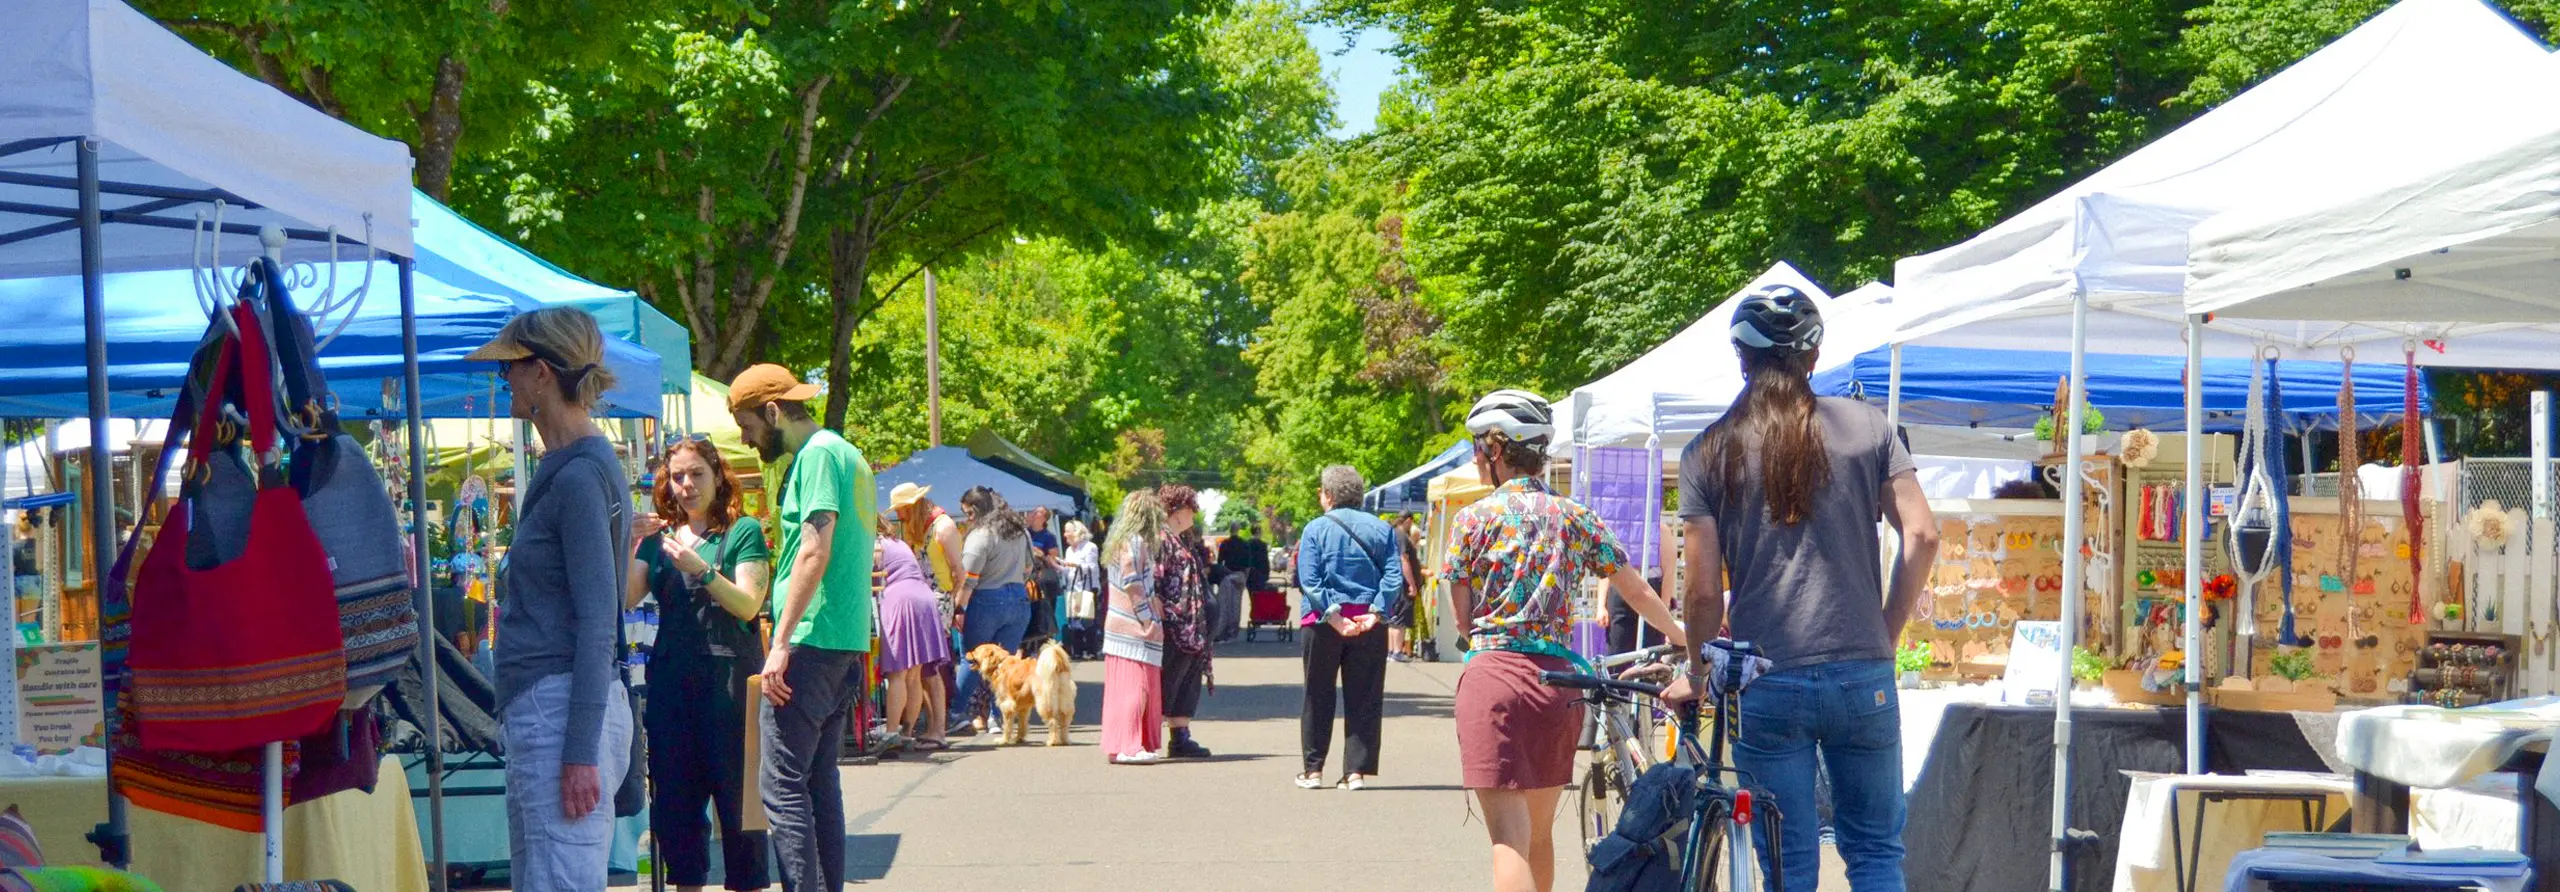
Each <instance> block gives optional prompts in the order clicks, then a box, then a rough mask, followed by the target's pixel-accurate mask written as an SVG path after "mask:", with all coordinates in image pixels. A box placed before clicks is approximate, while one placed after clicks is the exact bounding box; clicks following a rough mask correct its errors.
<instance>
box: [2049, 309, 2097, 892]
mask: <svg viewBox="0 0 2560 892" xmlns="http://www.w3.org/2000/svg"><path fill="white" fill-rule="evenodd" d="M2088 353H2089V294H2088V292H2086V291H2079V292H2077V293H2075V294H2073V295H2072V299H2071V383H2070V387H2069V393H2067V394H2066V395H2065V398H2066V399H2068V400H2069V402H2067V403H2065V404H2064V405H2065V406H2067V407H2068V408H2067V409H2066V412H2067V413H2068V414H2067V417H2066V418H2065V420H2064V428H2063V431H2062V437H2061V441H2062V442H2063V443H2064V444H2066V445H2065V446H2064V447H2063V450H2062V556H2063V560H2062V644H2061V646H2060V647H2059V648H2058V650H2059V651H2060V652H2061V654H2062V660H2061V663H2062V666H2061V668H2060V669H2058V670H2056V671H2055V675H2054V685H2053V851H2052V856H2053V862H2052V865H2051V879H2052V890H2053V892H2064V890H2065V889H2068V888H2070V887H2069V886H2067V885H2065V879H2066V875H2067V874H2068V873H2069V870H2068V861H2069V858H2068V853H2067V852H2066V850H2065V849H2064V844H2065V842H2066V841H2067V840H2068V839H2069V835H2070V830H2071V687H2072V680H2071V649H2072V645H2073V644H2075V643H2077V642H2078V641H2079V638H2080V600H2081V591H2082V589H2084V588H2085V587H2086V585H2085V582H2084V580H2085V578H2086V576H2087V573H2088V570H2087V567H2086V562H2085V561H2084V560H2082V559H2081V557H2080V556H2079V555H2080V543H2081V540H2082V539H2083V538H2084V537H2085V536H2086V535H2087V533H2088V531H2087V529H2086V526H2087V522H2086V520H2085V515H2087V513H2088V512H2087V511H2085V510H2083V509H2082V508H2081V497H2082V490H2083V489H2084V488H2085V486H2086V481H2083V480H2082V479H2081V477H2080V474H2081V470H2082V462H2081V460H2080V453H2081V449H2082V446H2081V442H2080V440H2081V435H2080V426H2081V425H2082V424H2083V423H2085V421H2084V419H2083V418H2082V417H2081V416H2082V415H2083V414H2084V413H2085V411H2086V409H2085V406H2086V404H2087V403H2088V400H2089V397H2088V393H2087V390H2088V383H2089V382H2088V374H2089V369H2088Z"/></svg>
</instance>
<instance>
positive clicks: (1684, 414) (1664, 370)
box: [1558, 262, 1835, 449]
mask: <svg viewBox="0 0 2560 892" xmlns="http://www.w3.org/2000/svg"><path fill="white" fill-rule="evenodd" d="M1770 285H1788V286H1792V287H1794V288H1795V289H1796V290H1798V291H1802V292H1804V293H1805V294H1807V295H1810V296H1812V297H1813V299H1814V302H1815V303H1816V304H1817V305H1819V306H1821V307H1822V308H1823V318H1824V319H1830V318H1833V315H1834V314H1833V313H1832V312H1831V307H1832V306H1833V304H1834V303H1835V301H1834V300H1833V299H1832V297H1831V295H1830V293H1829V292H1826V291H1823V290H1822V286H1820V285H1816V284H1814V283H1813V280H1812V279H1808V278H1805V275H1804V274H1803V273H1800V272H1797V271H1796V268H1795V267H1793V266H1789V265H1787V264H1786V263H1783V262H1782V263H1779V264H1778V265H1776V266H1772V267H1770V268H1769V271H1768V272H1765V273H1761V274H1760V277H1759V278H1756V279H1753V280H1751V283H1750V284H1748V285H1744V286H1742V289H1741V290H1739V291H1736V292H1734V293H1733V296H1732V297H1727V298H1725V299H1724V300H1723V301H1720V302H1718V303H1717V304H1716V305H1715V307H1714V308H1713V309H1710V310H1708V311H1707V314H1706V315H1704V316H1700V317H1698V321H1696V322H1692V323H1690V324H1689V327H1688V328H1684V329H1681V330H1680V333H1679V334H1675V335H1672V336H1671V339H1670V340H1667V341H1664V342H1662V345H1661V346H1658V347H1655V348H1653V349H1652V350H1650V351H1647V352H1646V353H1645V354H1644V355H1643V356H1639V357H1636V358H1635V360H1634V361H1632V362H1629V363H1627V364H1626V365H1624V366H1621V367H1619V368H1618V370H1617V371H1614V372H1610V373H1609V374H1608V375H1607V376H1605V377H1602V378H1601V379H1600V380H1598V381H1593V382H1591V383H1589V384H1585V385H1582V386H1581V387H1577V388H1574V389H1573V393H1572V395H1570V396H1568V397H1566V398H1565V401H1564V403H1565V405H1564V415H1565V417H1564V418H1563V419H1560V420H1561V421H1563V422H1564V424H1563V428H1564V437H1563V440H1562V442H1560V443H1559V444H1558V445H1573V446H1643V445H1646V443H1647V441H1648V440H1651V439H1652V438H1654V437H1656V436H1657V435H1658V436H1659V437H1660V438H1661V439H1660V443H1659V445H1660V446H1661V447H1662V448H1665V449H1670V448H1677V447H1678V446H1680V445H1681V444H1683V443H1686V442H1688V441H1689V438H1691V437H1694V436H1697V434H1698V432H1699V431H1702V430H1705V429H1706V428H1707V424H1708V423H1709V422H1713V421H1714V420H1715V419H1716V417H1717V416H1719V415H1722V414H1724V410H1726V409H1728V408H1731V407H1732V405H1733V398H1734V397H1735V396H1736V395H1738V394H1740V393H1742V368H1741V366H1740V365H1739V364H1737V363H1736V362H1735V361H1734V358H1733V307H1734V304H1735V303H1736V300H1735V298H1739V297H1741V296H1742V295H1745V294H1749V293H1751V292H1753V291H1756V290H1758V289H1760V288H1764V287H1767V286H1770Z"/></svg>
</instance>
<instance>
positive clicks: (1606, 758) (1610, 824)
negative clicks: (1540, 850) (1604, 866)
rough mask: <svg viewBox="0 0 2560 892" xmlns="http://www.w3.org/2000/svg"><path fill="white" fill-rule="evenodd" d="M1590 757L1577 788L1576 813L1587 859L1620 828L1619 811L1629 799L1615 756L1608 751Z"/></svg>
mask: <svg viewBox="0 0 2560 892" xmlns="http://www.w3.org/2000/svg"><path fill="white" fill-rule="evenodd" d="M1591 756H1592V758H1591V764H1590V766H1588V767H1587V768H1585V769H1584V770H1583V773H1582V783H1580V784H1577V785H1575V787H1574V806H1575V809H1576V811H1575V814H1576V815H1577V816H1578V817H1579V819H1580V823H1581V825H1582V854H1583V856H1584V858H1585V859H1586V860H1588V858H1589V857H1590V855H1591V849H1592V847H1594V846H1598V845H1599V844H1600V841H1601V840H1603V839H1607V838H1609V831H1611V830H1615V829H1617V828H1618V811H1619V808H1620V805H1621V803H1623V802H1625V800H1626V785H1625V784H1624V783H1622V782H1620V781H1619V779H1618V772H1617V769H1616V768H1614V767H1612V766H1613V765H1615V764H1616V762H1617V759H1616V757H1614V756H1612V755H1610V754H1609V753H1608V752H1606V751H1603V752H1597V753H1592V754H1591Z"/></svg>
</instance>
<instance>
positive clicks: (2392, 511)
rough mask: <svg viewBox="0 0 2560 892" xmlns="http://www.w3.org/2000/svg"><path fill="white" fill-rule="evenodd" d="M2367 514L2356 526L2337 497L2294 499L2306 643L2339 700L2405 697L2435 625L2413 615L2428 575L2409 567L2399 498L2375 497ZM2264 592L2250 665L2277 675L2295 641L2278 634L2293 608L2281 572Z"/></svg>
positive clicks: (2300, 622) (2298, 600) (2296, 603)
mask: <svg viewBox="0 0 2560 892" xmlns="http://www.w3.org/2000/svg"><path fill="white" fill-rule="evenodd" d="M2362 514H2363V517H2362V518H2360V519H2359V520H2360V526H2359V528H2358V529H2355V530H2353V531H2349V530H2347V529H2345V528H2344V526H2343V524H2344V522H2345V521H2344V519H2342V518H2341V517H2340V514H2339V510H2338V502H2337V500H2336V499H2320V498H2296V499H2294V500H2293V610H2294V629H2295V631H2296V633H2297V634H2299V635H2300V636H2301V637H2302V638H2303V639H2304V640H2305V641H2306V642H2308V643H2307V644H2306V645H2305V646H2304V647H2303V648H2302V649H2303V650H2307V651H2308V652H2309V653H2310V654H2311V668H2312V672H2313V677H2314V678H2316V679H2318V680H2320V681H2323V682H2326V683H2327V685H2328V686H2329V688H2330V689H2331V690H2334V691H2336V692H2337V694H2338V697H2339V699H2341V700H2346V701H2353V702H2360V703H2389V702H2398V701H2400V700H2401V699H2403V696H2404V695H2405V694H2406V692H2407V688H2408V680H2409V679H2410V678H2411V673H2412V672H2413V671H2414V670H2416V669H2417V668H2418V663H2419V654H2420V652H2421V651H2422V650H2423V648H2424V647H2425V645H2426V643H2427V636H2428V634H2429V632H2428V628H2427V626H2426V624H2424V623H2416V624H2413V623H2411V622H2410V621H2409V607H2408V604H2409V598H2410V594H2411V592H2412V589H2413V587H2414V586H2417V585H2418V584H2419V582H2420V580H2419V579H2418V578H2416V577H2415V576H2413V575H2412V574H2411V572H2410V569H2409V555H2410V552H2409V549H2410V547H2411V545H2410V540H2409V534H2408V532H2407V531H2406V530H2404V529H2402V528H2401V527H2402V522H2401V520H2400V511H2399V503H2397V502H2377V501H2372V500H2367V501H2365V503H2364V505H2363V511H2362ZM2429 523H2432V521H2429ZM2428 590H2430V591H2434V590H2438V589H2437V587H2436V586H2432V585H2431V586H2429V587H2428ZM2257 595H2258V596H2257V605H2256V606H2257V620H2258V628H2259V629H2260V630H2261V631H2262V633H2263V634H2262V635H2261V636H2260V638H2259V639H2258V646H2257V647H2256V648H2255V649H2254V652H2253V653H2252V654H2251V657H2252V660H2251V667H2250V668H2251V674H2252V675H2253V676H2256V677H2264V676H2269V675H2273V674H2275V663H2274V660H2275V657H2276V656H2277V655H2278V654H2280V653H2283V652H2285V651H2287V650H2290V648H2283V647H2281V646H2279V645H2278V644H2277V643H2276V638H2275V630H2276V629H2278V628H2279V627H2280V623H2281V621H2282V620H2283V617H2284V593H2283V589H2282V586H2281V584H2280V582H2279V580H2278V578H2276V577H2274V576H2270V577H2269V578H2268V579H2267V580H2266V581H2264V582H2262V583H2260V585H2259V590H2258V593H2257Z"/></svg>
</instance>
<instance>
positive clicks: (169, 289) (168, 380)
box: [0, 195, 685, 420]
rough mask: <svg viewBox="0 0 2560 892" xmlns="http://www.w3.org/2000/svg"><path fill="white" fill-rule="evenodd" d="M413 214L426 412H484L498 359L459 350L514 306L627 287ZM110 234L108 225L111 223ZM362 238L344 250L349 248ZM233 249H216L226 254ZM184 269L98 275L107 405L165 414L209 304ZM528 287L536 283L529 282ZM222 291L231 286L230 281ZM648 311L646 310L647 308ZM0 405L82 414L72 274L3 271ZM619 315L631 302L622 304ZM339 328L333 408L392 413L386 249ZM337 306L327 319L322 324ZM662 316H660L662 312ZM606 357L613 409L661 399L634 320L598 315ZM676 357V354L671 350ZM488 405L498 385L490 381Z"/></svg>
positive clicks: (659, 380)
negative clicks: (387, 388)
mask: <svg viewBox="0 0 2560 892" xmlns="http://www.w3.org/2000/svg"><path fill="white" fill-rule="evenodd" d="M415 213H416V214H417V216H418V219H419V225H418V228H417V235H418V249H419V260H418V265H417V273H416V290H417V312H418V366H419V373H420V375H421V376H422V378H421V381H420V388H419V389H420V396H421V398H422V400H423V404H424V407H425V410H426V414H427V415H429V416H436V417H454V416H467V417H478V416H485V415H488V414H489V413H490V411H491V407H490V405H489V403H490V399H491V386H492V385H493V384H494V383H495V379H496V371H497V368H496V366H495V365H493V364H491V363H485V362H480V363H474V362H464V361H463V359H462V357H463V356H465V355H467V354H469V353H470V352H471V351H472V350H473V349H475V348H477V347H479V346H480V345H481V344H484V343H487V342H488V340H489V338H490V337H491V336H492V335H494V334H496V333H497V331H498V329H499V328H500V327H502V326H504V325H505V324H506V322H507V320H508V319H511V318H514V317H515V316H516V315H517V314H519V313H523V312H526V311H530V310H533V309H538V308H540V307H541V306H543V305H544V304H546V303H554V302H559V303H575V302H578V301H598V300H610V299H613V298H614V297H615V296H616V295H617V294H622V295H625V296H627V293H626V292H615V291H613V290H612V289H609V288H605V287H603V286H600V285H596V284H594V283H592V282H587V281H585V280H583V279H578V278H577V277H575V276H570V275H568V274H566V273H562V272H559V271H558V270H557V269H555V268H552V267H550V266H549V265H548V264H544V263H542V262H541V261H540V259H539V258H534V257H533V255H531V254H528V253H525V252H524V251H523V249H521V248H518V247H516V246H514V245H512V244H508V243H507V242H505V241H504V240H502V239H499V238H497V237H496V236H493V235H490V234H488V233H487V232H486V231H484V230H481V229H480V228H479V227H476V226H472V225H470V224H469V222H468V221H464V220H462V219H461V217H459V216H457V215H455V214H453V212H452V211H450V210H446V209H445V208H444V207H443V206H441V205H437V204H435V203H434V202H433V201H431V200H429V199H427V198H426V197H425V196H423V195H421V196H418V197H417V204H416V206H415ZM111 237H112V236H111ZM361 250H362V249H360V248H351V249H349V253H350V254H354V253H357V252H360V251H361ZM235 259H238V260H245V259H246V257H245V256H243V257H238V258H234V257H225V258H224V260H225V263H226V264H230V263H232V262H233V261H234V260H235ZM365 266H366V265H365V264H363V263H352V262H351V263H341V264H337V269H338V277H337V291H338V293H342V294H343V293H349V292H351V291H352V290H353V289H355V288H356V286H357V285H358V283H361V282H363V281H364V278H365ZM303 269H306V270H309V269H317V270H318V277H317V279H316V280H309V279H305V278H302V277H298V276H297V277H296V278H295V279H294V282H293V284H294V285H295V287H296V292H297V294H296V298H297V300H298V301H299V302H301V303H303V304H305V305H306V306H308V305H309V304H310V303H312V302H313V300H314V299H316V298H317V297H318V296H319V294H320V292H321V290H322V289H323V288H324V287H326V286H327V284H328V270H327V265H326V264H321V265H318V266H316V267H305V268H303ZM191 277H192V274H191V273H189V272H187V271H184V270H172V271H154V272H133V273H116V274H110V275H108V276H107V277H106V281H105V287H106V306H107V316H108V319H107V328H106V330H107V338H108V344H107V359H108V363H109V368H108V373H107V382H108V383H107V386H108V387H109V389H110V390H111V391H113V393H112V398H111V400H110V412H111V413H112V414H114V415H116V416H119V417H128V418H131V417H165V416H166V415H167V414H168V412H169V409H170V406H171V403H172V400H173V395H174V393H175V391H176V387H177V385H178V383H179V379H180V377H181V376H182V375H184V374H185V372H186V362H187V358H188V357H189V356H191V355H192V354H193V353H194V351H195V346H196V344H197V343H198V342H199V341H200V340H201V339H202V338H203V336H204V331H205V325H206V322H205V314H204V311H203V309H202V308H201V305H200V304H199V303H198V301H197V298H196V292H195V286H194V284H193V282H192V281H191ZM525 289H533V293H527V291H526V290H525ZM226 292H227V289H226ZM651 312H655V311H651ZM0 313H5V314H6V317H7V319H8V320H9V321H8V324H6V325H0V416H9V417H36V418H70V417H77V416H82V415H86V414H87V413H88V396H87V387H88V383H87V377H86V376H87V359H86V353H85V348H84V346H83V338H82V331H81V316H80V280H79V278H78V277H76V276H61V277H52V278H39V279H14V280H0ZM624 316H625V318H634V316H635V314H632V313H625V314H624ZM355 317H356V318H355V320H354V321H353V322H351V323H349V324H348V325H347V326H346V328H345V329H344V330H343V332H342V333H340V334H339V336H338V337H337V339H336V340H334V341H331V342H329V344H328V346H326V347H325V348H323V349H322V350H321V351H320V365H321V369H322V371H323V373H325V374H327V375H328V376H329V379H330V383H331V389H332V390H333V391H335V392H336V394H337V397H338V400H339V403H340V405H341V406H342V407H343V408H342V410H341V414H342V415H343V416H344V417H346V418H348V419H350V420H357V419H363V418H367V417H397V416H400V415H402V414H404V409H403V408H402V407H401V405H400V401H399V400H398V399H397V397H396V393H397V391H396V390H395V391H394V392H393V393H394V397H393V398H392V399H391V400H390V405H389V407H388V408H387V409H386V407H385V398H384V395H383V382H384V381H385V380H390V381H394V382H396V381H397V380H398V379H399V377H400V375H401V364H402V356H403V354H402V350H401V338H400V283H399V274H398V272H397V270H396V269H395V268H394V267H393V266H392V265H391V264H390V263H388V262H377V263H375V264H373V279H372V285H371V288H370V290H369V291H368V292H367V294H366V296H365V298H364V301H363V303H362V305H361V306H359V307H357V308H356V310H355ZM341 318H344V316H343V313H341V314H339V315H333V316H331V317H330V318H328V319H326V320H323V322H324V323H325V327H324V328H323V329H322V330H321V332H320V334H321V336H322V337H327V336H328V335H329V334H330V331H331V330H333V329H334V328H335V326H336V324H337V322H338V320H339V319H341ZM659 318H661V319H663V318H664V317H663V316H661V317H659ZM607 334H609V335H620V337H608V338H606V343H605V353H606V356H605V365H606V367H607V368H608V369H610V370H612V372H613V374H614V376H615V378H616V379H617V381H616V383H615V387H614V389H613V390H612V391H610V392H608V393H607V394H606V395H605V399H606V401H607V402H608V403H609V404H610V406H609V407H608V408H609V413H608V414H611V415H615V416H618V417H632V416H655V415H657V414H658V412H659V411H660V404H661V401H660V398H659V395H660V393H661V391H662V389H663V381H664V365H665V363H664V362H662V360H661V357H660V356H659V355H658V354H656V353H654V352H652V351H651V350H649V349H648V348H646V347H644V346H642V345H641V344H640V343H638V342H636V341H635V340H633V339H632V338H634V337H635V336H636V335H637V334H638V333H637V332H624V331H616V330H614V329H613V328H612V327H611V326H608V327H607ZM678 361H679V362H683V361H685V358H684V357H681V356H680V357H679V359H678ZM495 395H496V398H497V400H498V403H499V405H498V406H497V409H496V411H498V412H500V413H504V412H505V411H506V406H505V399H506V392H505V390H504V389H503V388H499V389H498V390H497V391H496V394H495Z"/></svg>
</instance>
